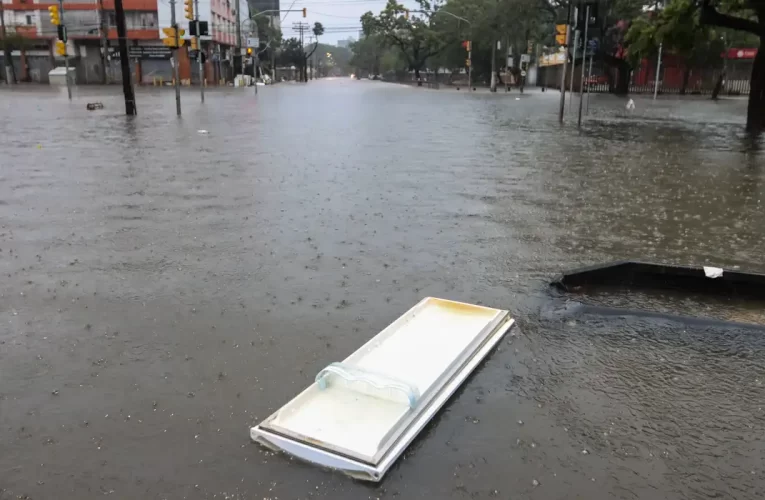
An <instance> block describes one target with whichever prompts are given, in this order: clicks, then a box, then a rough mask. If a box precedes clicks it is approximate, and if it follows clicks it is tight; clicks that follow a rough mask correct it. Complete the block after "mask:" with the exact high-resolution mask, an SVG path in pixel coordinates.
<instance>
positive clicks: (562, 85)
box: [558, 0, 573, 123]
mask: <svg viewBox="0 0 765 500" xmlns="http://www.w3.org/2000/svg"><path fill="white" fill-rule="evenodd" d="M572 1H573V0H570V1H569V3H568V16H567V18H566V44H565V45H564V47H565V48H566V57H564V58H563V74H562V75H561V76H560V110H559V111H558V123H563V111H564V110H565V107H566V68H567V67H568V44H569V42H571V26H570V25H571V2H572ZM572 90H573V89H572Z"/></svg>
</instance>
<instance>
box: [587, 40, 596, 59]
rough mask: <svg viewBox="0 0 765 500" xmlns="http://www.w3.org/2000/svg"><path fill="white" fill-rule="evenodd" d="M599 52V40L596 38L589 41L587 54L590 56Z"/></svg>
mask: <svg viewBox="0 0 765 500" xmlns="http://www.w3.org/2000/svg"><path fill="white" fill-rule="evenodd" d="M597 52H598V41H597V40H595V39H592V40H589V41H588V42H587V54H586V55H588V56H592V55H595V53H597Z"/></svg>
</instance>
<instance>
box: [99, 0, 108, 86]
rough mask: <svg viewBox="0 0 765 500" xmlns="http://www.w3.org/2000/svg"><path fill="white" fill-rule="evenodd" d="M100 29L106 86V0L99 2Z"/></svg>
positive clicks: (102, 69) (102, 67)
mask: <svg viewBox="0 0 765 500" xmlns="http://www.w3.org/2000/svg"><path fill="white" fill-rule="evenodd" d="M98 28H99V31H100V32H101V33H100V34H101V83H102V84H104V85H105V84H106V83H107V81H106V35H107V28H106V13H105V12H104V0H98Z"/></svg>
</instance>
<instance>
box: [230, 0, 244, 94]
mask: <svg viewBox="0 0 765 500" xmlns="http://www.w3.org/2000/svg"><path fill="white" fill-rule="evenodd" d="M234 3H235V4H236V52H237V54H238V55H239V60H240V61H241V63H240V64H241V67H242V79H244V56H242V13H241V12H240V10H241V9H240V8H239V0H234ZM232 62H233V63H234V64H235V65H236V57H234V59H233V61H232ZM234 78H236V70H234Z"/></svg>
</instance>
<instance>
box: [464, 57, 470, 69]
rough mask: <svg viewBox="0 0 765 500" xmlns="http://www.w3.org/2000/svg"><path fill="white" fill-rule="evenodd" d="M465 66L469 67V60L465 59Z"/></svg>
mask: <svg viewBox="0 0 765 500" xmlns="http://www.w3.org/2000/svg"><path fill="white" fill-rule="evenodd" d="M465 66H467V67H468V68H469V67H470V59H465Z"/></svg>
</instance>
